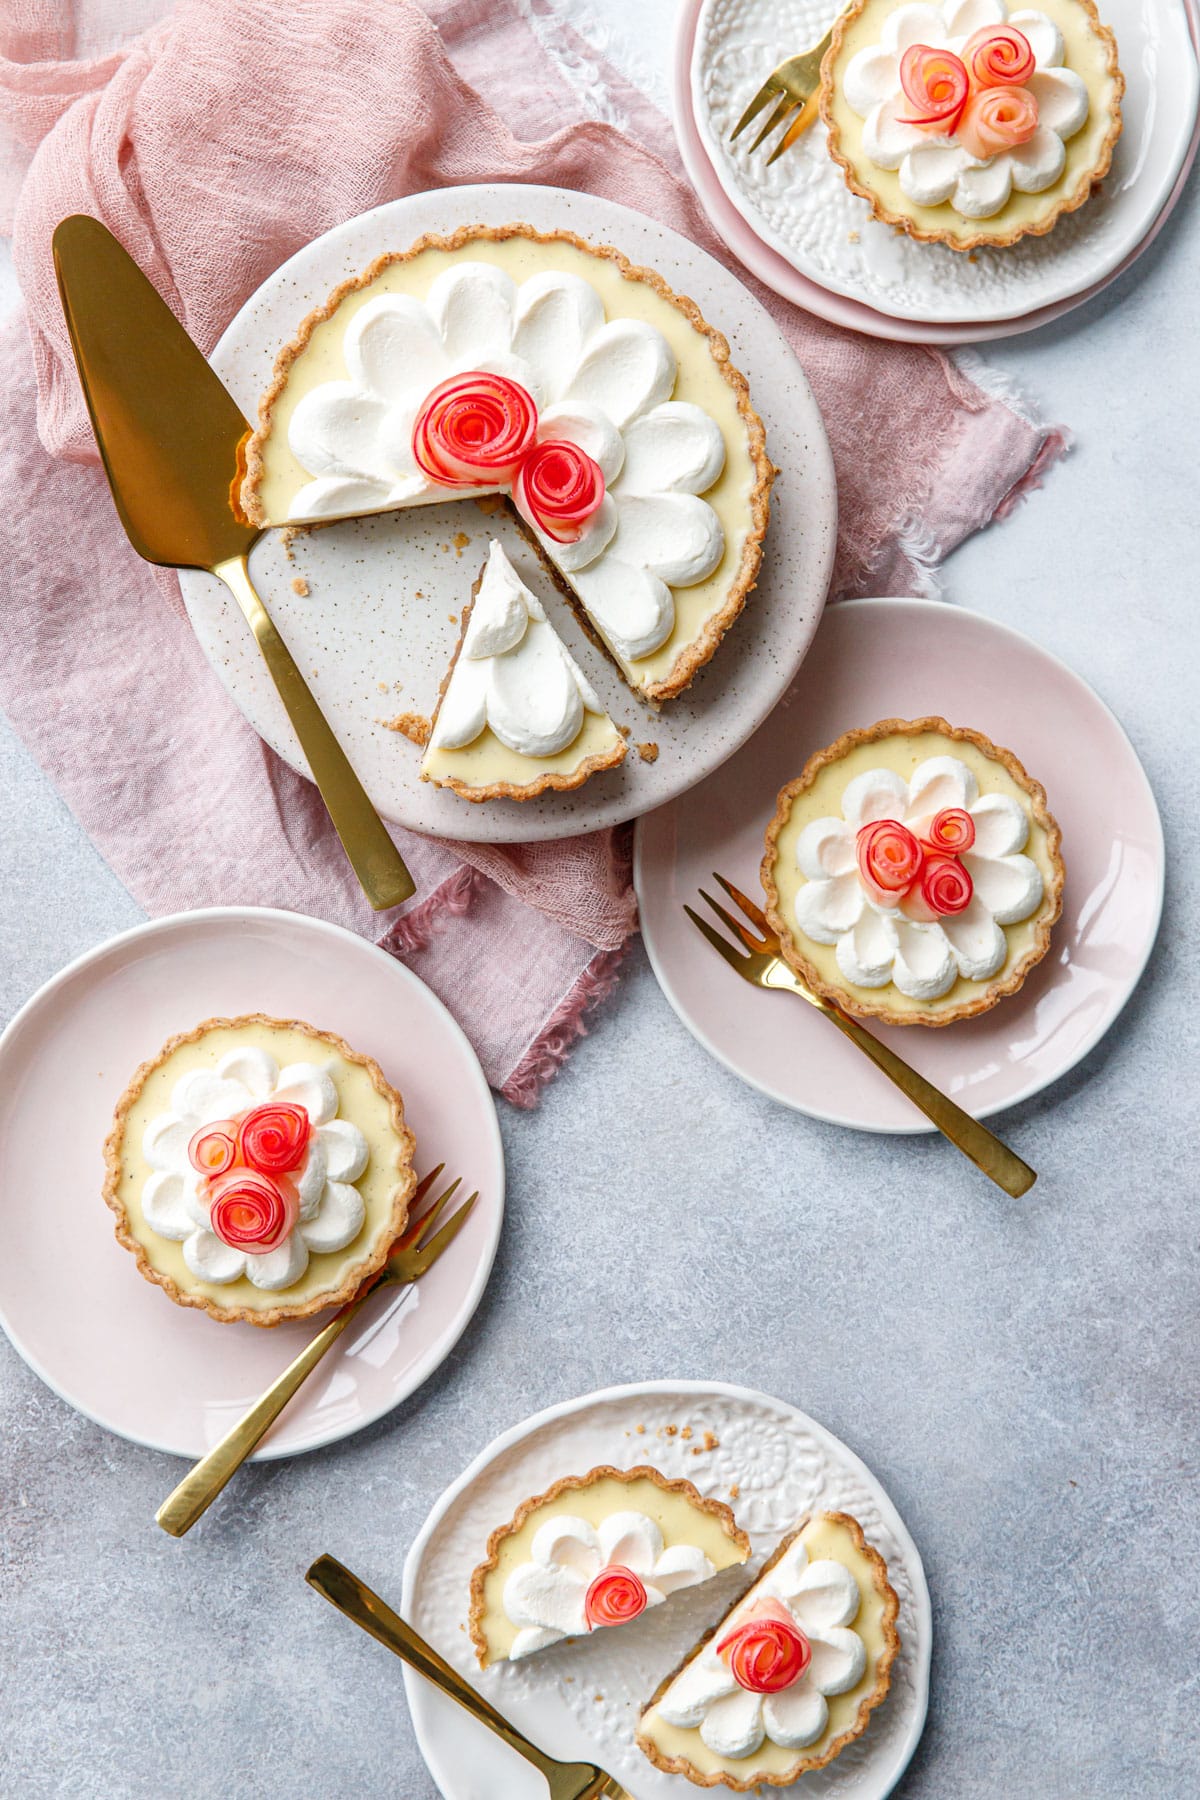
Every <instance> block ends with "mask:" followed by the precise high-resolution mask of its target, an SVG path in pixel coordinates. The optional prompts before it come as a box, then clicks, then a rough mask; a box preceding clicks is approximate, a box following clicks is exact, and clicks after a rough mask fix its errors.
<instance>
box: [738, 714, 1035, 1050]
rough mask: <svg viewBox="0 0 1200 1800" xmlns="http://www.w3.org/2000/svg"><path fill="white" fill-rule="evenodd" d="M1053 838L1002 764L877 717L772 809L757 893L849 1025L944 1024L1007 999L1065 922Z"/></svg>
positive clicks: (941, 727) (968, 735) (998, 758)
mask: <svg viewBox="0 0 1200 1800" xmlns="http://www.w3.org/2000/svg"><path fill="white" fill-rule="evenodd" d="M1061 842H1062V834H1061V832H1060V831H1059V827H1058V824H1057V823H1056V821H1055V819H1054V817H1053V815H1052V814H1051V813H1050V811H1049V810H1048V807H1047V804H1046V793H1045V790H1044V788H1042V787H1041V785H1040V784H1039V783H1038V782H1036V781H1034V780H1033V779H1032V778H1031V777H1030V776H1029V775H1027V774H1026V772H1025V770H1024V769H1023V768H1022V766H1021V764H1020V763H1019V762H1018V761H1017V758H1016V757H1015V756H1014V755H1013V754H1012V752H1011V751H1010V750H1005V749H1002V748H1001V747H1000V746H999V745H997V744H994V743H992V742H991V740H990V739H989V738H986V737H984V736H983V735H982V733H980V732H978V731H972V730H969V729H966V728H963V727H959V726H953V725H949V724H947V722H946V720H945V719H942V718H926V719H916V720H906V719H883V720H881V721H880V722H879V723H878V724H877V725H872V726H871V727H869V728H868V729H866V730H857V731H848V732H846V733H845V734H844V735H843V736H842V737H840V738H838V739H837V741H836V742H835V743H833V744H831V745H829V746H828V748H827V749H825V750H821V751H818V752H817V754H816V755H815V756H812V757H810V759H809V761H808V763H807V764H806V765H805V767H804V770H803V772H802V773H801V774H800V776H799V777H798V778H797V779H796V780H795V781H792V782H789V783H788V785H787V786H786V787H785V788H784V789H783V791H782V792H781V793H780V795H779V800H778V804H777V806H776V810H775V816H774V818H773V819H772V820H771V823H770V825H769V826H768V828H767V841H766V854H765V856H764V858H763V865H762V880H763V887H764V889H765V890H766V895H767V916H768V918H769V919H770V922H771V924H772V926H773V927H774V929H775V930H776V931H777V932H778V934H779V941H780V946H781V948H782V951H783V955H784V957H785V958H786V960H787V962H788V963H789V964H790V966H791V967H792V968H793V969H795V970H796V972H797V974H799V975H800V976H801V977H802V978H803V979H804V980H805V981H806V982H807V983H808V984H809V986H810V987H812V988H814V989H815V990H816V992H817V993H819V994H823V995H824V996H825V997H826V998H827V999H830V1000H833V1001H835V1002H837V1004H838V1005H840V1006H842V1007H844V1008H845V1010H846V1011H847V1012H851V1013H855V1014H858V1015H860V1016H862V1017H868V1018H875V1019H880V1020H882V1021H883V1022H884V1023H886V1024H889V1025H950V1024H953V1023H955V1022H956V1021H958V1020H962V1019H969V1018H974V1017H976V1016H977V1015H978V1014H980V1013H983V1012H986V1011H988V1010H989V1009H990V1008H991V1007H993V1006H995V1005H996V1004H997V1002H998V1001H999V1000H1001V999H1002V998H1003V997H1004V996H1005V995H1008V994H1015V993H1016V992H1017V990H1018V989H1019V988H1020V987H1021V985H1022V983H1023V982H1024V980H1025V978H1026V976H1027V975H1028V974H1029V971H1030V970H1031V969H1032V968H1033V967H1034V966H1035V965H1036V964H1037V963H1039V962H1040V961H1041V959H1042V958H1043V957H1044V956H1045V954H1046V952H1047V950H1048V949H1049V946H1050V933H1051V928H1052V927H1053V925H1054V922H1055V920H1056V919H1057V918H1058V916H1059V913H1060V911H1061V908H1062V889H1063V880H1064V870H1063V861H1062V854H1061Z"/></svg>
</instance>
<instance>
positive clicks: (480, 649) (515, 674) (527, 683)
mask: <svg viewBox="0 0 1200 1800" xmlns="http://www.w3.org/2000/svg"><path fill="white" fill-rule="evenodd" d="M585 711H587V712H594V713H603V711H604V708H603V706H601V704H600V702H599V700H598V699H597V698H596V695H595V692H594V690H593V689H592V687H591V684H590V683H589V682H588V680H587V677H586V676H585V675H584V673H583V671H582V669H581V668H580V667H579V665H578V663H577V662H576V661H575V659H574V657H573V656H572V655H571V653H570V651H569V650H568V649H567V647H566V645H565V644H564V643H563V641H562V639H561V638H560V637H559V635H558V633H557V632H556V631H555V629H554V627H553V625H551V624H550V622H549V620H548V619H547V618H546V614H545V612H544V611H543V609H542V606H541V603H540V602H539V601H538V599H537V597H536V595H534V594H532V593H531V592H530V590H529V589H528V588H527V587H526V586H525V583H524V582H523V581H522V580H521V577H520V576H519V575H518V574H517V571H516V570H515V569H514V568H513V566H512V564H511V563H510V562H509V560H508V558H507V556H506V555H505V554H504V551H503V550H502V548H501V547H500V545H499V544H497V543H495V542H493V543H492V545H491V548H490V549H489V551H488V560H487V564H486V567H485V568H484V572H483V579H482V580H481V582H480V584H479V591H478V593H477V594H476V595H475V601H474V604H473V606H472V609H471V617H470V620H469V621H468V624H467V629H466V633H465V635H464V637H463V641H462V646H461V648H460V650H459V653H458V660H457V661H456V663H455V665H454V668H453V669H452V671H451V674H450V680H449V682H448V683H447V685H446V691H445V693H444V694H443V696H442V703H441V706H440V707H439V709H438V716H437V720H436V722H435V724H434V728H433V733H432V736H431V738H430V744H431V747H433V748H434V749H439V750H459V749H461V748H463V746H464V745H466V744H473V743H474V742H475V739H476V738H477V737H478V736H479V734H480V732H481V731H482V730H483V728H484V726H485V725H490V726H491V728H492V730H493V731H494V732H495V734H496V736H497V737H498V738H499V739H500V742H501V743H502V744H507V746H508V748H509V749H510V750H515V751H516V752H517V754H518V755H520V756H554V755H556V754H557V753H558V752H559V751H560V750H565V749H566V748H567V746H568V745H569V744H573V743H574V742H575V739H576V738H577V737H578V736H579V733H580V730H581V728H582V726H583V715H584V712H585Z"/></svg>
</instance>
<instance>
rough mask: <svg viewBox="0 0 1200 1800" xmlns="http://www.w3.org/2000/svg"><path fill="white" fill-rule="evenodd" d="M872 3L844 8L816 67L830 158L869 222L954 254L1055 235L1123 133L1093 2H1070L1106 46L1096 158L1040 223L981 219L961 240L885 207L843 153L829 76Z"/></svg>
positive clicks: (1097, 181) (1110, 41)
mask: <svg viewBox="0 0 1200 1800" xmlns="http://www.w3.org/2000/svg"><path fill="white" fill-rule="evenodd" d="M874 3H875V0H851V4H850V5H849V6H848V7H847V9H846V11H845V12H843V13H842V14H841V15H840V16H839V18H838V20H837V22H836V24H835V25H834V28H833V41H832V43H831V44H830V46H829V49H828V50H827V51H826V53H825V57H824V59H823V61H822V63H821V88H820V113H821V118H822V120H823V122H824V124H825V127H826V130H827V132H828V134H829V135H828V139H827V142H828V147H829V154H830V156H831V157H832V158H833V160H834V162H835V163H837V165H838V167H839V168H840V169H841V171H842V174H843V176H844V177H845V181H846V186H847V187H848V188H849V189H850V190H851V192H852V193H855V194H857V195H859V197H860V198H861V199H863V200H866V201H867V202H868V204H869V205H870V208H871V216H872V217H873V218H875V219H878V220H879V221H880V223H881V224H884V225H892V226H894V227H896V228H897V229H898V230H901V231H903V232H905V233H906V234H907V235H908V236H909V237H910V238H912V239H914V241H915V242H917V243H921V244H945V245H947V246H948V248H949V249H951V250H959V251H971V250H982V249H993V250H999V249H1008V248H1009V247H1011V246H1012V245H1013V244H1016V243H1019V242H1020V240H1021V239H1022V238H1027V237H1045V236H1046V235H1047V233H1048V232H1050V231H1052V230H1053V229H1054V227H1055V225H1057V223H1058V221H1059V220H1060V219H1061V218H1063V217H1064V216H1065V215H1066V214H1068V213H1073V212H1078V211H1079V208H1080V207H1081V206H1083V205H1085V204H1086V202H1087V201H1088V200H1090V199H1091V197H1092V195H1093V194H1094V193H1095V191H1096V189H1097V188H1098V187H1099V186H1100V185H1101V183H1102V182H1103V180H1104V178H1105V176H1106V175H1107V174H1108V172H1109V170H1110V169H1111V168H1112V159H1113V152H1114V151H1115V149H1116V146H1117V141H1118V139H1119V138H1120V136H1121V132H1122V130H1123V129H1124V117H1123V113H1122V108H1121V102H1122V100H1123V99H1124V96H1125V87H1126V82H1125V75H1124V71H1123V70H1122V68H1121V66H1120V63H1119V61H1118V52H1117V39H1116V33H1115V32H1114V31H1113V29H1112V27H1111V26H1110V25H1105V24H1104V22H1103V20H1102V19H1101V17H1100V14H1099V12H1098V11H1097V8H1096V0H1074V3H1075V4H1076V5H1077V6H1078V7H1079V9H1080V10H1081V11H1082V12H1083V13H1084V14H1085V15H1086V17H1087V22H1088V26H1089V28H1090V31H1091V34H1092V35H1093V37H1095V39H1096V40H1097V41H1098V42H1099V43H1101V44H1103V45H1104V46H1105V49H1106V51H1107V74H1108V77H1109V79H1110V80H1111V81H1112V83H1113V96H1112V110H1111V117H1110V119H1109V125H1108V131H1107V133H1106V135H1105V138H1104V140H1103V142H1102V143H1101V144H1100V146H1099V148H1098V150H1097V153H1096V156H1095V157H1094V159H1093V160H1092V162H1091V163H1090V164H1089V165H1088V166H1087V167H1086V168H1085V169H1083V170H1081V172H1080V176H1079V179H1078V181H1077V182H1076V184H1075V186H1074V188H1072V189H1071V190H1070V191H1069V192H1068V193H1066V194H1064V195H1063V197H1062V200H1061V201H1060V203H1059V204H1058V205H1057V206H1056V207H1054V209H1053V210H1052V211H1051V212H1049V213H1047V214H1046V216H1045V217H1044V218H1039V219H1037V220H1035V221H1033V222H1031V223H1028V224H1023V223H1021V222H1019V221H1018V222H1017V223H1016V224H1015V225H1013V226H1012V227H1011V228H1010V229H1009V230H1007V231H1005V230H1003V229H1000V228H993V229H991V230H989V229H988V226H989V220H987V219H983V220H980V222H979V223H980V229H979V230H978V231H975V232H970V233H968V234H967V235H965V236H964V235H961V234H959V233H957V232H953V231H950V230H934V229H926V228H925V227H923V226H922V225H920V224H918V222H917V220H916V219H914V218H913V217H912V215H911V213H909V212H906V211H904V210H902V209H893V208H891V207H889V206H888V205H886V204H885V202H884V200H883V199H882V198H881V196H880V194H879V192H878V190H877V189H876V188H873V187H871V186H869V185H868V184H867V183H866V182H865V181H863V180H861V179H860V178H859V174H858V171H857V168H856V166H855V164H854V161H853V160H852V158H851V157H850V156H848V155H847V154H846V153H845V151H844V150H843V148H842V133H841V127H840V125H839V123H838V121H837V119H836V117H835V116H834V112H833V97H834V73H835V70H836V68H837V64H838V60H839V58H840V56H841V52H842V48H843V45H844V43H845V39H846V35H847V33H848V32H849V31H850V30H851V29H852V27H853V26H854V25H855V24H856V23H857V21H858V20H859V19H860V18H861V16H862V14H863V13H864V12H865V11H866V9H867V7H868V6H871V5H873V4H874ZM896 3H897V4H901V0H896ZM1060 179H1061V178H1060ZM914 204H915V202H914ZM948 204H949V203H948V202H946V201H943V202H941V205H943V206H945V205H948ZM1007 204H1008V203H1007V202H1005V206H1007ZM921 210H922V211H928V210H933V211H937V210H938V208H932V209H930V208H925V207H922V208H921ZM1004 211H1005V207H1001V209H1000V211H999V213H997V214H995V215H994V218H996V219H1003V216H1004Z"/></svg>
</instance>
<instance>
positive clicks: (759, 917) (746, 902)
mask: <svg viewBox="0 0 1200 1800" xmlns="http://www.w3.org/2000/svg"><path fill="white" fill-rule="evenodd" d="M712 878H713V880H714V881H715V882H716V883H717V884H718V885H719V886H720V887H723V888H724V889H725V892H726V893H727V894H728V895H729V898H730V899H731V900H732V901H733V903H734V905H735V906H740V907H741V909H742V911H743V912H744V913H745V915H746V917H747V918H748V919H749V921H750V923H751V924H752V925H757V926H758V929H759V930H760V931H761V932H763V933H764V935H765V934H766V932H767V931H768V930H769V929H770V927H769V926H768V924H767V915H766V913H764V912H763V910H762V908H761V906H755V904H754V902H753V900H751V899H750V898H749V896H748V895H746V894H743V892H742V890H741V888H735V887H734V885H733V883H732V881H726V879H725V877H724V876H723V875H718V873H717V871H716V870H715V869H714V870H713V872H712Z"/></svg>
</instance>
